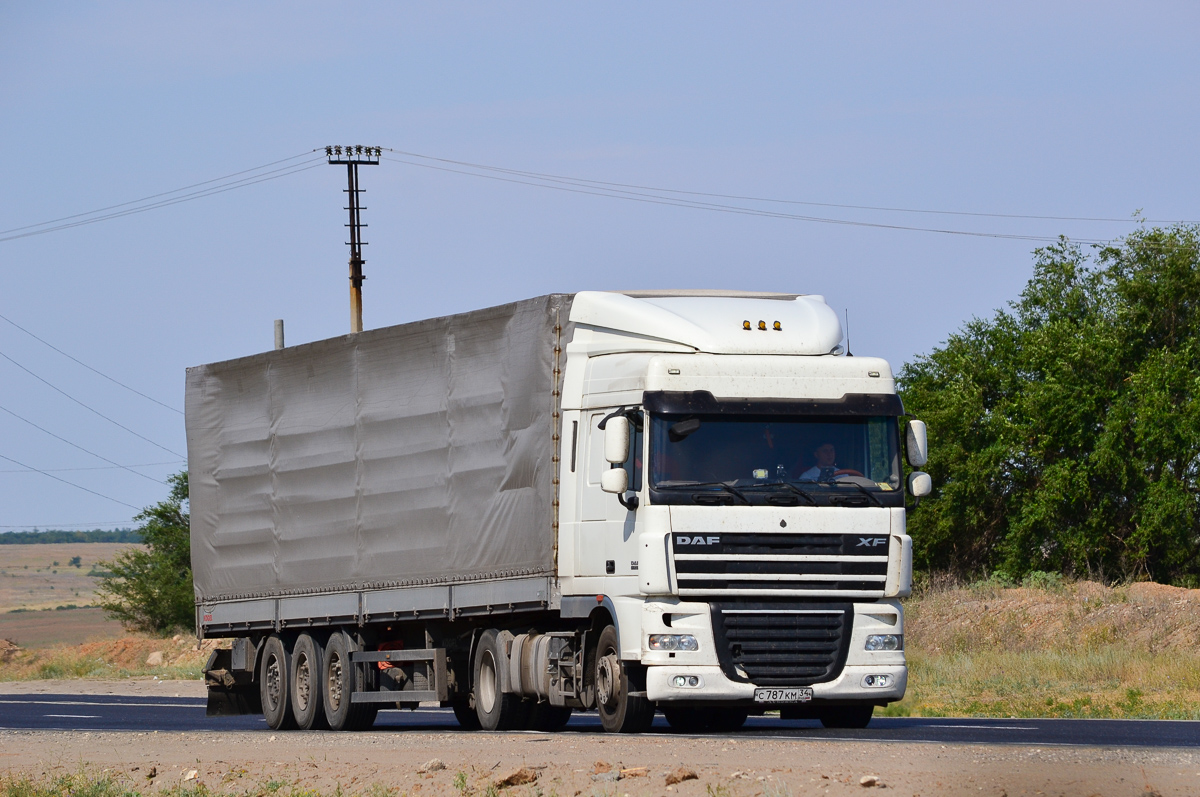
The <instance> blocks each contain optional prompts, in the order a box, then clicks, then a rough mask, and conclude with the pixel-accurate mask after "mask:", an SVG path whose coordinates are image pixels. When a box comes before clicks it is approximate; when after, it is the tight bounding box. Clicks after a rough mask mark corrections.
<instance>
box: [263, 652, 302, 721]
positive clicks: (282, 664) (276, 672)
mask: <svg viewBox="0 0 1200 797" xmlns="http://www.w3.org/2000/svg"><path fill="white" fill-rule="evenodd" d="M291 677H292V666H291V655H290V654H289V653H288V649H287V645H285V644H284V643H283V640H282V639H280V638H279V635H278V634H272V635H271V636H270V637H268V638H267V642H266V644H265V645H264V646H263V654H262V662H261V664H260V665H259V671H258V691H259V695H260V697H261V698H262V708H263V716H264V717H266V719H267V725H269V726H270V727H271V730H276V731H286V730H290V729H292V728H295V727H296V718H295V717H294V716H293V715H292V689H291V683H290V681H291Z"/></svg>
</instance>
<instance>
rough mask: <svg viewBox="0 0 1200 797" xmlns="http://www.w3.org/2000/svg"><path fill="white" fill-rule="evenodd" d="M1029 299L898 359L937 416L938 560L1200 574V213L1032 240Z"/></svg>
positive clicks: (925, 544) (907, 392)
mask: <svg viewBox="0 0 1200 797" xmlns="http://www.w3.org/2000/svg"><path fill="white" fill-rule="evenodd" d="M1035 257H1036V260H1035V268H1034V275H1033V278H1032V279H1031V280H1030V281H1029V283H1028V284H1027V285H1026V287H1025V290H1024V291H1023V292H1022V294H1021V297H1020V299H1019V300H1017V301H1015V302H1013V303H1011V304H1010V306H1009V308H1008V309H1006V310H1001V311H999V312H997V313H996V314H995V316H994V317H993V318H991V319H990V320H986V321H984V320H979V319H976V320H973V321H971V322H970V323H968V324H967V325H966V326H965V327H964V328H963V329H962V330H960V331H959V332H958V333H956V334H954V335H952V336H950V338H949V339H948V340H947V341H946V343H945V344H944V345H943V346H941V347H940V348H938V349H935V350H934V351H933V352H931V353H930V354H928V355H926V356H922V357H919V358H917V359H916V360H915V361H914V362H912V363H909V364H907V365H906V366H905V367H904V368H903V369H902V370H901V373H900V386H901V393H902V395H903V397H904V403H905V407H906V408H907V409H908V410H909V411H910V412H913V413H915V414H916V415H917V416H918V417H921V418H923V419H924V420H926V421H927V422H928V423H929V425H930V438H931V446H930V447H931V450H932V453H931V458H930V462H929V465H928V468H927V469H928V471H929V472H930V474H931V475H932V476H933V480H934V495H933V496H932V497H931V499H930V500H927V501H925V502H923V503H922V505H921V507H920V508H919V509H918V510H917V511H916V512H914V513H913V516H912V518H911V519H910V522H909V528H910V531H911V533H912V535H913V540H914V545H915V548H916V554H917V561H918V563H919V564H920V565H921V566H923V567H925V568H936V569H949V570H952V571H956V572H959V573H962V574H975V573H979V572H980V571H989V570H995V569H1002V570H1004V571H1005V572H1007V573H1008V574H1009V575H1011V576H1013V577H1020V576H1021V575H1023V574H1025V573H1028V572H1030V571H1033V570H1056V571H1059V572H1063V573H1066V574H1071V575H1085V576H1090V577H1093V578H1101V579H1105V580H1115V579H1133V578H1153V579H1155V580H1160V581H1177V582H1192V581H1194V580H1196V579H1197V577H1198V576H1200V556H1198V555H1200V545H1198V543H1200V228H1197V227H1187V226H1179V227H1173V228H1170V229H1148V230H1141V231H1139V232H1137V233H1135V234H1133V235H1130V236H1128V237H1127V238H1126V239H1124V240H1123V241H1122V242H1120V244H1119V245H1116V246H1111V247H1107V248H1104V249H1100V250H1097V251H1095V252H1094V253H1093V255H1092V257H1090V258H1089V257H1086V256H1085V255H1084V253H1083V251H1082V250H1081V249H1080V247H1078V246H1076V245H1073V244H1071V243H1070V242H1069V241H1066V240H1065V239H1064V240H1061V241H1060V242H1059V243H1057V244H1055V245H1053V246H1049V247H1046V248H1043V249H1039V250H1037V251H1036V252H1035Z"/></svg>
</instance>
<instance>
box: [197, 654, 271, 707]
mask: <svg viewBox="0 0 1200 797" xmlns="http://www.w3.org/2000/svg"><path fill="white" fill-rule="evenodd" d="M232 663H233V661H232V651H229V650H214V651H213V652H212V655H211V656H209V657H208V663H207V664H206V665H204V684H205V686H207V687H208V706H207V707H206V708H205V711H204V714H205V716H207V717H229V716H235V715H239V714H261V713H262V698H261V697H260V696H259V692H258V685H257V684H255V683H254V673H253V671H245V670H234V669H233V668H232Z"/></svg>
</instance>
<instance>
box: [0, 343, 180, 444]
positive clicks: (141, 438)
mask: <svg viewBox="0 0 1200 797" xmlns="http://www.w3.org/2000/svg"><path fill="white" fill-rule="evenodd" d="M0 357H3V358H4V359H6V360H8V361H9V362H10V363H12V364H13V365H15V366H17V367H18V368H20V369H21V370H22V371H24V372H25V373H27V374H29V375H30V376H32V377H33V378H34V379H36V380H38V381H39V382H41V383H42V384H44V385H46V386H47V387H49V388H50V389H52V390H54V391H56V392H58V393H61V394H62V395H64V396H66V397H67V398H69V399H70V400H71V401H73V402H75V403H76V404H78V405H79V406H81V407H83V408H84V409H85V410H87V411H88V412H91V413H94V414H95V415H98V416H100V417H101V418H103V419H104V420H106V421H108V422H109V423H111V424H112V425H113V426H117V427H119V428H121V429H124V430H125V431H127V432H129V433H130V434H131V435H133V436H134V437H136V438H138V439H139V440H145V441H146V442H147V443H149V444H150V445H152V446H154V447H155V448H161V449H162V450H163V451H166V452H167V453H168V454H171V455H173V456H176V457H179V458H180V459H183V458H184V456H183V454H180V453H179V452H178V451H172V450H171V449H169V448H167V447H166V446H164V445H160V444H158V443H156V442H154V441H153V440H151V439H150V438H149V437H146V436H144V435H140V434H138V433H137V432H135V431H133V430H132V429H130V428H129V427H128V426H125V425H124V424H122V423H120V422H118V421H114V420H113V419H112V418H110V417H108V416H107V415H105V414H104V413H102V412H100V410H98V409H95V408H94V407H89V406H88V405H87V404H84V403H83V402H82V401H80V400H79V399H77V398H75V397H74V396H72V395H71V394H70V393H68V392H67V391H65V390H63V389H62V388H59V387H57V386H55V385H53V384H51V383H50V382H48V381H46V380H45V379H43V378H42V377H40V376H38V375H37V374H35V373H34V372H33V371H30V370H29V369H28V368H26V367H25V366H23V365H21V364H20V363H19V362H17V361H16V360H14V359H13V358H12V357H9V356H8V355H7V354H5V353H4V352H2V351H0Z"/></svg>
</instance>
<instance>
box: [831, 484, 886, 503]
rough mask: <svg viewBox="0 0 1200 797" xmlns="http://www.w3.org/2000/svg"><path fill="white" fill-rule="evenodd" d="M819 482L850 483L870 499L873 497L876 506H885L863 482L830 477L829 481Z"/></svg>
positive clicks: (872, 500)
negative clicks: (838, 479)
mask: <svg viewBox="0 0 1200 797" xmlns="http://www.w3.org/2000/svg"><path fill="white" fill-rule="evenodd" d="M818 484H836V485H842V484H848V485H850V486H851V487H854V488H856V489H857V490H858V491H859V492H860V493H862V494H863V495H865V496H866V497H867V498H870V499H871V503H873V504H875V506H878V507H882V506H883V504H882V503H880V502H879V499H878V498H876V497H875V496H874V495H873V494H872V493H871V491H870V490H868V489H867V488H866V487H863V486H862V485H861V484H859V483H858V482H852V481H837V480H835V479H830V480H829V481H824V482H818Z"/></svg>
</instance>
